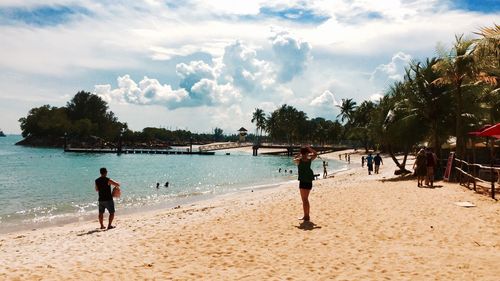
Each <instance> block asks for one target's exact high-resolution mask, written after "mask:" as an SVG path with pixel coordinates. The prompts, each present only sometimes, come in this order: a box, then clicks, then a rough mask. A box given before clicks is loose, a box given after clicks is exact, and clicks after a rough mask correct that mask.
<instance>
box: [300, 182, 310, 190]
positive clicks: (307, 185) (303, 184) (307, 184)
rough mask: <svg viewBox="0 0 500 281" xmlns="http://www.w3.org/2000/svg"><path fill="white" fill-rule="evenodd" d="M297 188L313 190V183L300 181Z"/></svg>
mask: <svg viewBox="0 0 500 281" xmlns="http://www.w3.org/2000/svg"><path fill="white" fill-rule="evenodd" d="M299 188H300V189H307V190H311V189H312V188H313V183H312V182H305V181H301V182H299Z"/></svg>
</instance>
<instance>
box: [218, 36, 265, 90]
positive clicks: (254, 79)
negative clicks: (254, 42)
mask: <svg viewBox="0 0 500 281" xmlns="http://www.w3.org/2000/svg"><path fill="white" fill-rule="evenodd" d="M256 55H257V52H256V51H255V50H254V49H252V48H250V47H248V46H246V45H244V44H243V43H242V42H241V41H239V40H238V41H236V42H234V43H233V44H230V45H228V46H227V47H226V48H225V49H224V56H223V57H222V63H223V64H224V66H223V72H222V77H221V78H222V79H224V80H226V81H230V82H232V83H233V84H234V85H235V86H237V87H239V88H242V89H244V90H245V91H247V92H253V91H254V90H255V91H257V92H261V91H263V90H266V89H267V88H268V87H269V86H271V85H272V84H274V83H275V78H274V76H275V74H274V71H273V69H272V68H271V66H270V64H269V62H267V61H264V60H259V59H257V58H256Z"/></svg>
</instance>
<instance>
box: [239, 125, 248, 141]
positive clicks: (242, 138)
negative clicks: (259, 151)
mask: <svg viewBox="0 0 500 281" xmlns="http://www.w3.org/2000/svg"><path fill="white" fill-rule="evenodd" d="M238 132H239V133H240V142H245V137H246V136H247V132H248V130H247V129H245V128H243V127H241V128H240V129H239V130H238Z"/></svg>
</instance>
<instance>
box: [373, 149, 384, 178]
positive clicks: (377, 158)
mask: <svg viewBox="0 0 500 281" xmlns="http://www.w3.org/2000/svg"><path fill="white" fill-rule="evenodd" d="M373 162H375V174H378V171H379V168H380V164H382V165H384V162H383V161H382V157H380V153H377V155H376V156H375V158H373Z"/></svg>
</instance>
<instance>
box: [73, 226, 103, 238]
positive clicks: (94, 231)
mask: <svg viewBox="0 0 500 281" xmlns="http://www.w3.org/2000/svg"><path fill="white" fill-rule="evenodd" d="M102 231H104V230H102V229H99V228H98V229H93V230H89V231H87V232H83V233H78V234H77V235H76V236H84V235H91V234H94V233H96V232H102Z"/></svg>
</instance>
